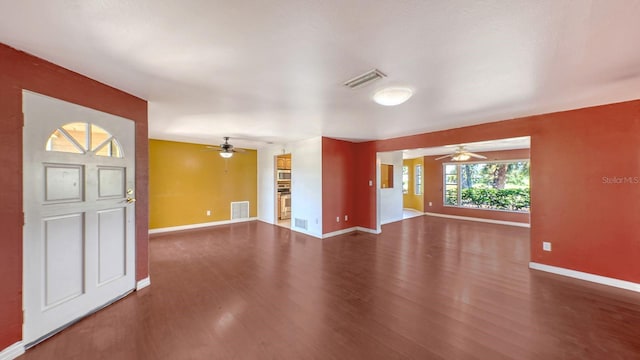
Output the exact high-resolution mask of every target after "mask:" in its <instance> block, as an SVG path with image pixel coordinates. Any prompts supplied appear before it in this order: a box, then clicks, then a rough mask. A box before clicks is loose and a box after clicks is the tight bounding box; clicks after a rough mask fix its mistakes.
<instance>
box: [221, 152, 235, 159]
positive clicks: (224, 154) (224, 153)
mask: <svg viewBox="0 0 640 360" xmlns="http://www.w3.org/2000/svg"><path fill="white" fill-rule="evenodd" d="M220 156H222V157H223V158H225V159H228V158H230V157H232V156H233V153H232V152H231V151H229V152H227V151H221V152H220Z"/></svg>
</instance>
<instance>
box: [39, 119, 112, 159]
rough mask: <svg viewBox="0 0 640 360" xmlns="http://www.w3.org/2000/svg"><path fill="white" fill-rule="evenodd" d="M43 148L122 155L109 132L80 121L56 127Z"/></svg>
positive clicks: (110, 155)
mask: <svg viewBox="0 0 640 360" xmlns="http://www.w3.org/2000/svg"><path fill="white" fill-rule="evenodd" d="M45 150H46V151H59V152H67V153H74V154H86V153H89V152H90V153H93V154H95V155H98V156H107V157H115V158H121V157H123V154H122V148H121V147H120V144H118V141H117V140H116V139H115V138H114V137H113V136H112V135H111V134H110V133H109V132H107V131H106V130H105V129H103V128H101V127H100V126H97V125H94V124H89V123H81V122H78V123H68V124H65V125H63V126H62V127H60V128H58V129H56V131H54V132H53V133H52V134H51V135H50V136H49V139H48V140H47V143H46V145H45Z"/></svg>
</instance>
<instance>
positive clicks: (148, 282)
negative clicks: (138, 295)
mask: <svg viewBox="0 0 640 360" xmlns="http://www.w3.org/2000/svg"><path fill="white" fill-rule="evenodd" d="M149 285H151V277H149V276H147V277H146V278H144V279H142V280H140V281H138V282H137V283H136V291H140V290H142V289H144V288H146V287H147V286H149Z"/></svg>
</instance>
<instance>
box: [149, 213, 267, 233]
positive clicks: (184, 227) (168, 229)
mask: <svg viewBox="0 0 640 360" xmlns="http://www.w3.org/2000/svg"><path fill="white" fill-rule="evenodd" d="M254 220H258V218H257V217H251V218H247V219H237V220H222V221H212V222H206V223H200V224H190V225H180V226H171V227H166V228H158V229H150V230H149V234H160V233H166V232H172V231H180V230H191V229H200V228H205V227H210V226H219V225H227V224H236V223H241V222H247V221H254Z"/></svg>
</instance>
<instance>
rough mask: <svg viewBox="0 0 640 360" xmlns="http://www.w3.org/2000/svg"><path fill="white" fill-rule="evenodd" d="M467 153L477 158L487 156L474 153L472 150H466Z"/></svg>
mask: <svg viewBox="0 0 640 360" xmlns="http://www.w3.org/2000/svg"><path fill="white" fill-rule="evenodd" d="M466 154H467V155H469V156H471V157H474V158H478V159H486V158H487V157H486V156H484V155H480V154H476V153H472V152H468V151H467V152H466Z"/></svg>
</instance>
